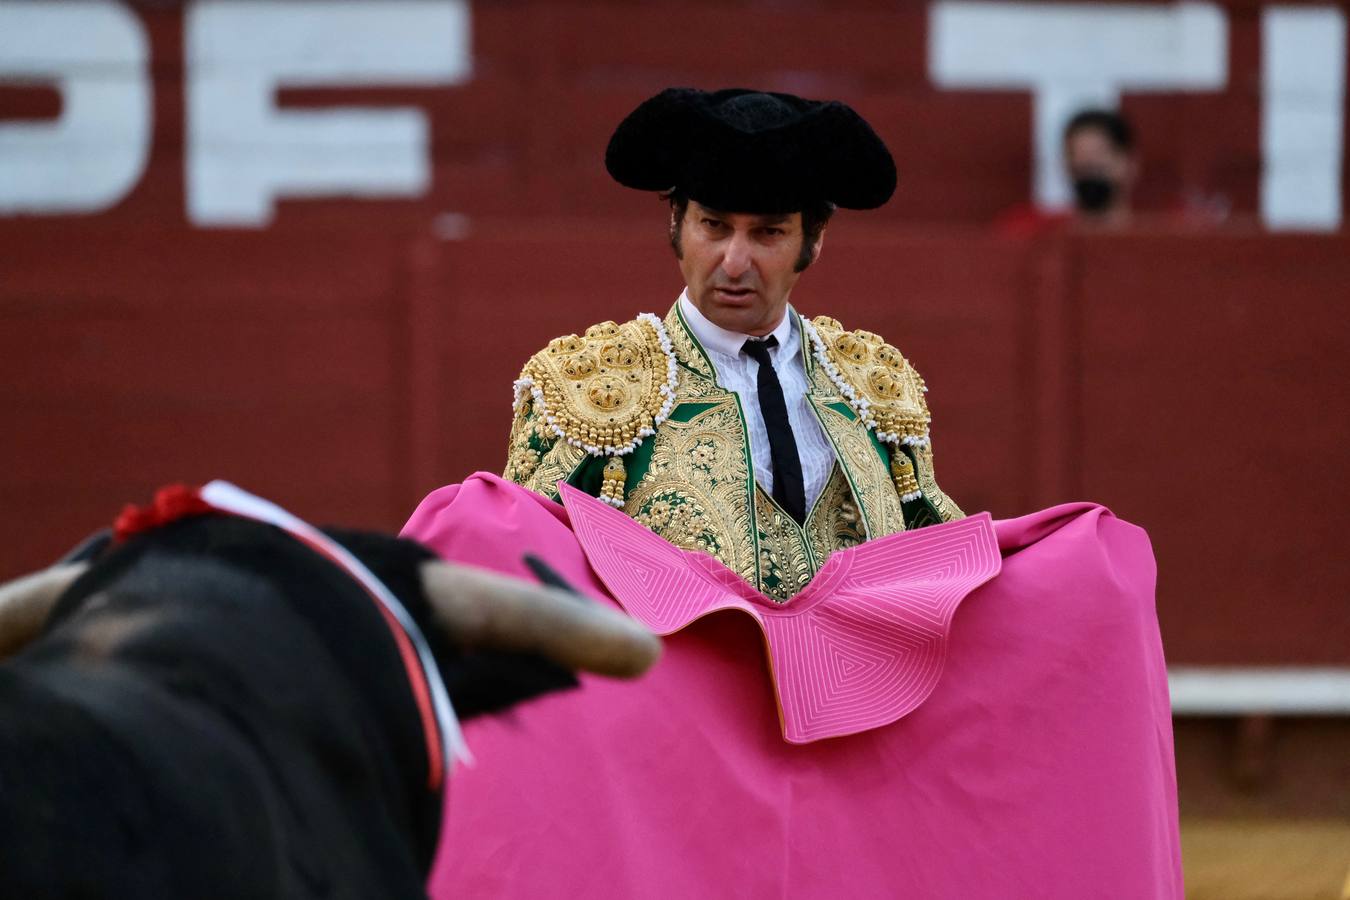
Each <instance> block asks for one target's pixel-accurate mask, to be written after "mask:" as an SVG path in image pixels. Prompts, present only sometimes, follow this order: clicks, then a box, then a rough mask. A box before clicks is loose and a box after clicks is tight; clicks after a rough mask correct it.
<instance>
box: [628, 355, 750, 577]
mask: <svg viewBox="0 0 1350 900" xmlns="http://www.w3.org/2000/svg"><path fill="white" fill-rule="evenodd" d="M672 342H675V340H674V333H673V332H672ZM677 346H678V344H677ZM680 374H681V378H680V388H679V389H677V391H676V398H677V401H684V400H685V399H686V398H685V396H684V388H685V386H687V385H688V386H695V384H696V383H697V382H701V381H704V379H700V378H697V377H693V378H686V377H685V375H686V374H687V373H685V372H681V373H680ZM678 409H679V407H678V406H677V407H676V411H677V412H678ZM650 440H651V441H652V455H651V461H650V463H649V465H648V466H647V471H646V472H644V473H643V474H642V478H641V480H639V481H638V483H637V484H636V485H634V487H633V489H632V490H631V491H629V493H628V499H627V502H626V503H625V504H624V510H625V511H626V512H627V513H628V514H629V515H630V516H632V517H633V518H634V519H636V520H637V521H639V522H641V523H642V524H643V525H645V526H647V527H648V528H650V529H651V530H652V531H654V532H656V533H657V534H659V535H661V537H663V538H665V539H666V540H668V541H670V542H671V543H672V544H674V545H675V546H677V547H681V548H683V549H685V550H698V551H702V552H704V553H707V554H709V555H711V556H713V557H715V558H716V559H717V560H718V561H720V562H721V563H722V564H723V565H724V566H726V567H727V568H728V569H731V570H732V571H733V572H735V573H736V574H738V575H740V576H741V577H742V578H744V579H746V580H747V581H749V582H750V583H751V584H755V583H756V581H757V579H756V569H757V566H756V559H755V547H754V539H753V535H752V533H751V519H750V508H749V503H748V502H747V497H746V490H747V485H748V483H749V480H750V469H749V465H748V464H747V462H746V453H745V441H746V437H745V432H744V428H743V425H742V423H741V417H740V412H739V411H738V409H737V407H736V401H735V399H734V398H733V397H732V396H730V395H728V394H726V393H721V402H718V403H717V404H716V405H715V406H713V407H711V408H709V409H706V410H703V411H702V412H700V413H699V414H698V415H696V416H694V417H693V418H692V419H690V420H689V421H687V422H678V421H676V420H674V419H668V420H666V421H665V422H664V423H662V425H661V427H660V429H658V430H657V432H656V435H655V437H653V438H651V439H650Z"/></svg>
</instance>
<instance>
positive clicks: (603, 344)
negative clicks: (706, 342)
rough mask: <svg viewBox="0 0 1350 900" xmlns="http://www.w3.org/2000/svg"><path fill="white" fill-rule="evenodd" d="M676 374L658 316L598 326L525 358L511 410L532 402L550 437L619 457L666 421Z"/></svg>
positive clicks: (590, 451) (599, 453) (556, 341)
mask: <svg viewBox="0 0 1350 900" xmlns="http://www.w3.org/2000/svg"><path fill="white" fill-rule="evenodd" d="M676 371H677V370H676V362H675V353H674V350H673V349H672V347H671V344H670V338H669V337H668V336H667V335H666V329H665V325H664V324H663V323H662V322H661V320H660V319H659V318H657V317H656V316H654V315H652V314H651V313H643V314H641V315H640V316H638V317H637V318H636V319H634V320H633V321H631V322H625V323H623V324H622V325H619V324H616V323H614V322H601V323H600V324H599V325H592V326H591V327H590V328H587V329H586V333H585V334H582V335H575V334H569V335H566V336H564V337H560V338H556V339H554V340H552V341H550V342H549V344H548V346H547V347H545V348H544V349H543V350H540V351H539V352H538V353H536V354H535V355H534V356H532V357H530V360H529V362H527V363H526V364H525V368H524V369H523V370H522V371H521V373H520V378H519V379H517V381H516V383H515V408H516V411H517V413H519V412H520V410H521V408H522V406H524V405H525V404H527V403H531V402H532V403H533V407H534V413H535V414H536V415H537V416H538V417H539V418H541V419H542V420H543V421H544V423H545V427H546V429H547V430H548V431H549V432H551V433H552V434H553V435H555V436H556V437H558V438H561V439H562V440H564V441H566V442H567V443H569V444H571V445H572V446H574V447H578V448H580V449H582V450H584V451H586V452H587V453H589V454H590V455H592V456H622V455H624V454H627V453H631V452H632V451H633V450H634V449H635V448H636V447H637V446H638V445H639V444H641V443H642V441H643V439H644V438H645V437H647V436H648V435H651V434H653V433H655V428H656V426H657V425H659V424H661V423H662V422H663V421H665V419H666V416H668V415H670V410H671V407H672V406H673V405H674V403H675V380H676Z"/></svg>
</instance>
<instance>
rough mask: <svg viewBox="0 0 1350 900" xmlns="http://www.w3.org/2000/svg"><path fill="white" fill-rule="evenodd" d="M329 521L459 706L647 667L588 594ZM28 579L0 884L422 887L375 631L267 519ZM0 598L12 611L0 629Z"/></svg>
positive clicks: (419, 743) (625, 625)
mask: <svg viewBox="0 0 1350 900" xmlns="http://www.w3.org/2000/svg"><path fill="white" fill-rule="evenodd" d="M330 534H332V535H333V536H334V537H336V538H337V539H338V540H339V541H340V542H341V543H343V544H344V546H346V547H347V549H348V550H350V551H351V552H352V553H354V554H355V555H356V556H357V557H358V558H359V559H360V560H361V561H362V562H364V563H365V564H366V566H367V567H369V568H370V569H371V570H372V571H373V572H374V573H375V574H376V575H377V576H378V577H379V578H380V579H381V580H382V581H384V582H385V584H386V585H387V586H388V587H389V588H390V589H391V590H392V591H393V592H394V593H395V594H396V595H397V596H398V597H399V598H400V600H401V601H402V602H403V604H404V605H405V607H406V608H407V609H408V611H409V612H410V613H411V614H412V616H413V618H414V619H415V620H416V621H417V622H418V623H419V625H420V626H421V628H422V630H423V632H424V633H425V634H426V635H427V640H428V643H430V644H431V645H432V649H433V651H434V654H435V657H436V660H437V663H438V666H439V668H440V671H441V673H442V676H443V678H444V680H445V683H446V686H447V688H448V691H449V694H450V697H451V699H452V701H453V703H454V705H455V707H456V709H457V710H458V712H459V714H460V716H461V718H468V717H471V716H474V715H479V714H483V713H487V712H492V711H494V710H499V709H503V708H505V707H507V706H509V705H511V704H512V703H515V702H518V701H520V700H523V699H525V698H527V697H531V696H535V695H537V694H540V693H544V692H547V691H551V690H556V689H559V688H562V687H566V686H569V685H572V684H574V681H573V679H572V676H571V672H570V670H571V669H574V668H582V667H584V668H591V669H596V670H599V671H608V672H609V673H610V674H635V673H636V672H638V671H640V670H641V669H643V668H645V667H646V665H649V664H650V662H651V661H652V660H653V659H654V658H655V654H656V649H655V642H654V639H652V638H651V637H650V636H649V635H646V634H645V633H642V632H639V631H638V630H637V629H636V628H635V626H632V625H631V623H629V622H628V621H627V620H622V619H620V617H619V616H617V615H616V614H613V613H611V612H610V611H608V610H600V609H599V607H597V606H594V605H593V604H588V603H583V602H579V601H577V600H575V599H573V598H571V597H568V596H566V595H562V594H560V593H559V592H556V591H553V592H549V591H546V590H545V589H543V588H531V587H528V586H525V585H523V584H520V583H508V582H506V581H505V580H502V579H494V578H492V577H491V576H487V575H484V574H481V573H474V572H469V571H465V570H457V569H452V568H451V567H449V566H446V565H445V564H443V563H432V562H429V560H430V558H431V557H430V554H429V553H428V552H427V551H426V550H425V549H423V548H422V547H420V546H418V545H416V544H413V543H411V542H408V541H401V540H397V539H394V538H388V537H384V536H380V535H371V534H363V533H337V532H330ZM60 580H61V579H59V578H58V579H57V583H59V582H60ZM62 587H64V585H62ZM47 590H48V591H49V593H50V598H51V599H52V600H53V601H54V605H53V606H50V614H49V615H48V614H47V611H46V610H47V607H46V604H47V602H48V601H47V600H38V601H36V603H35V602H34V601H33V596H36V594H31V592H30V596H28V597H26V598H23V597H21V598H20V599H19V600H18V601H15V600H14V598H13V596H11V597H9V598H8V600H7V601H6V602H0V631H3V630H4V629H5V628H6V627H8V628H9V629H10V631H11V634H9V635H8V639H7V640H4V639H0V647H4V646H5V645H6V644H10V645H12V644H15V643H22V642H23V641H22V640H16V639H15V638H14V636H13V634H12V632H13V631H14V630H15V628H17V629H18V630H19V631H23V630H24V627H25V626H24V625H23V624H22V622H23V620H24V619H25V617H27V618H28V619H29V620H32V619H33V618H34V613H33V611H32V607H33V606H35V605H36V606H40V607H43V608H42V609H41V610H40V613H41V618H42V619H45V625H43V627H42V631H41V634H40V636H37V637H36V639H34V640H32V642H31V643H28V645H27V646H26V647H24V648H23V649H22V651H21V652H20V653H18V655H16V656H15V657H13V658H12V659H11V660H9V661H8V662H6V663H5V664H4V665H2V666H0V897H5V898H9V897H13V898H47V897H51V898H56V897H61V898H83V897H117V898H123V897H127V898H130V897H175V898H216V897H219V898H226V897H228V898H245V897H247V898H254V897H257V898H264V897H330V898H348V897H350V898H357V897H360V898H375V897H381V898H383V897H388V898H402V897H422V896H424V895H425V894H424V888H423V885H424V882H425V878H426V875H427V871H428V868H429V866H430V864H431V860H432V855H433V852H434V850H435V846H436V839H437V827H438V820H439V813H440V804H441V796H440V793H439V792H438V791H434V790H431V789H430V788H429V787H428V777H429V768H430V760H429V754H428V750H427V743H426V740H425V736H424V733H423V729H422V724H421V722H422V720H421V718H420V717H419V714H418V708H417V705H416V703H415V701H414V699H413V697H412V694H411V692H410V690H409V686H408V685H409V681H408V677H407V675H406V673H405V669H404V667H403V663H402V661H401V659H400V656H399V653H398V650H397V648H396V645H395V642H394V639H393V637H392V634H391V632H390V630H389V628H388V627H387V626H386V624H385V622H384V621H383V620H382V618H381V615H380V613H379V612H378V610H377V609H376V607H375V606H374V605H373V604H372V602H371V600H370V598H369V596H367V595H366V594H365V593H364V592H363V591H362V590H361V589H360V588H359V587H358V586H357V585H356V583H355V582H353V581H352V580H351V578H350V577H349V576H348V575H347V574H346V573H344V572H343V571H341V570H340V569H338V568H337V567H336V566H335V565H333V564H331V563H329V562H328V561H327V560H325V559H323V558H321V557H320V556H318V555H317V554H315V553H314V552H313V551H311V550H309V549H308V548H306V547H305V546H303V545H302V544H300V543H299V542H297V541H295V540H294V539H292V538H291V537H289V536H287V535H285V534H283V533H282V532H280V531H278V530H277V529H274V528H272V527H271V526H268V525H263V524H260V523H256V522H252V521H248V520H243V519H235V518H227V517H220V516H205V517H198V518H193V519H187V520H183V521H180V522H177V523H174V524H171V525H168V526H166V527H163V528H160V529H158V530H155V531H152V532H150V533H148V534H145V535H141V536H138V537H135V538H133V539H131V540H130V541H128V542H127V543H125V544H122V545H120V546H117V547H114V548H113V549H112V550H111V551H109V552H105V553H103V554H102V555H101V557H100V558H99V559H98V560H97V561H96V562H95V563H94V564H93V565H92V566H90V567H88V568H87V570H85V571H83V573H82V574H79V575H78V577H77V578H76V580H75V581H74V582H73V583H72V584H70V586H69V587H68V588H65V589H64V591H63V592H62V591H61V590H60V589H59V588H56V589H53V588H50V587H49V588H47ZM0 593H3V591H0ZM13 593H14V592H12V591H11V594H13ZM19 593H22V589H20V591H19ZM39 593H40V592H39ZM530 593H532V594H535V595H537V596H535V597H531V596H524V595H526V594H530ZM461 594H462V595H465V596H458V595H461ZM508 595H511V596H508ZM58 596H59V599H55V598H56V597H58ZM498 600H503V601H506V600H509V601H511V602H513V603H516V602H519V603H525V604H526V605H525V606H520V607H518V608H515V612H507V613H501V614H500V615H499V612H500V610H502V609H506V608H507V605H509V604H507V605H499V604H497V603H496V601H498ZM541 601H542V602H541ZM460 602H462V603H469V604H470V607H471V608H470V607H463V606H455V604H456V603H460ZM530 602H535V603H539V606H537V607H530V606H528V603H530ZM6 603H8V607H9V612H10V613H13V612H14V610H16V609H19V608H21V607H24V606H25V605H27V606H28V607H29V609H28V610H27V611H26V612H24V611H22V610H21V612H22V614H21V615H11V616H10V619H11V620H12V621H11V623H10V624H9V625H8V626H7V625H6V622H5V615H4V613H5V612H6V609H5V607H6ZM473 603H479V604H480V605H477V606H474V605H472V604H473ZM545 608H546V609H545ZM538 609H545V613H546V614H543V615H542V617H541V615H535V614H534V613H532V612H531V610H538ZM554 613H561V614H563V615H569V616H570V615H573V614H578V613H579V614H582V615H585V616H592V615H599V616H600V617H602V619H595V620H588V621H587V622H583V623H580V624H578V623H577V622H575V621H572V622H563V623H561V624H560V623H559V622H548V621H543V619H546V618H547V616H548V615H553V614H554ZM513 616H514V618H513ZM14 622H19V623H20V624H19V625H14V624H13V623H14ZM0 637H3V636H0ZM597 648H599V649H598V650H597ZM0 654H3V650H0ZM451 783H453V782H451Z"/></svg>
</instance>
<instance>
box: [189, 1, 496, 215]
mask: <svg viewBox="0 0 1350 900" xmlns="http://www.w3.org/2000/svg"><path fill="white" fill-rule="evenodd" d="M184 28H185V31H186V35H185V39H184V45H185V54H186V57H187V64H188V87H187V120H188V153H187V162H186V166H187V194H188V217H189V219H190V220H191V221H192V222H193V223H194V224H197V225H205V226H243V227H254V228H259V227H263V226H265V225H266V224H267V223H268V222H269V221H271V218H272V214H273V207H274V202H275V200H276V199H277V198H278V197H280V196H291V197H320V196H355V197H374V196H399V197H410V196H417V195H419V194H421V193H423V192H424V191H425V190H426V189H427V187H428V185H429V184H430V181H431V164H430V160H429V158H428V156H429V148H428V144H429V141H430V136H429V134H428V126H427V121H426V116H425V115H424V114H423V113H422V112H421V111H420V110H416V109H407V108H399V109H362V108H350V107H348V108H333V109H323V110H318V109H315V110H291V109H287V110H284V111H283V110H279V109H278V108H277V107H276V92H277V90H278V89H279V88H281V87H314V86H336V85H341V86H346V87H363V86H371V85H418V86H433V85H448V84H456V83H459V82H462V81H465V80H467V79H468V78H469V76H470V73H471V69H472V64H471V58H470V25H469V7H468V3H467V0H372V2H350V0H258V2H252V3H237V2H233V0H198V2H196V3H193V4H192V6H191V7H190V8H189V9H188V13H187V20H186V23H185V25H184Z"/></svg>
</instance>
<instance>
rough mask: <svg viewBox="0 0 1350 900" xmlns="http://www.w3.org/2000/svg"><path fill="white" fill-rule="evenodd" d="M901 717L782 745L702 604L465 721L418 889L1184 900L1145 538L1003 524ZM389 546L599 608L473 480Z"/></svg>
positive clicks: (528, 516) (719, 618) (746, 633)
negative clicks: (617, 655) (638, 662)
mask: <svg viewBox="0 0 1350 900" xmlns="http://www.w3.org/2000/svg"><path fill="white" fill-rule="evenodd" d="M993 528H994V532H995V536H996V538H997V541H998V546H999V549H1000V551H1001V552H1002V555H1003V560H1002V571H1001V573H1000V574H999V575H998V576H997V577H996V578H994V579H993V580H992V581H989V582H988V583H986V584H984V585H983V586H982V587H979V588H977V589H975V590H974V591H973V592H971V593H970V594H969V595H968V596H966V598H965V599H964V601H962V602H961V604H960V607H959V608H957V609H956V610H955V612H954V615H953V616H952V618H951V627H950V629H949V631H948V632H947V647H946V663H945V668H943V669H942V670H941V675H940V677H939V678H938V679H937V680H936V683H935V685H934V686H933V687H932V689H931V693H929V694H928V696H927V698H926V700H923V701H922V703H921V704H919V705H918V706H917V708H914V709H912V711H910V712H909V713H908V715H906V716H904V718H901V719H899V720H898V721H894V722H892V723H891V724H887V725H883V726H881V727H874V728H871V729H869V730H866V731H862V732H860V733H856V734H851V735H848V736H842V737H834V738H830V739H828V740H816V741H813V742H811V743H807V744H793V743H789V742H787V741H785V740H784V739H783V735H782V733H781V732H780V725H779V714H778V706H777V703H776V702H775V695H774V688H773V683H772V681H771V677H770V671H769V667H768V666H767V665H766V662H765V653H764V638H763V634H762V632H761V626H760V625H759V624H758V623H757V622H756V620H754V619H752V618H750V617H749V616H746V615H744V614H742V613H740V612H737V611H730V612H715V613H712V614H709V615H705V616H704V617H702V618H699V619H697V620H696V621H693V622H691V623H690V624H688V625H687V626H686V627H684V628H683V629H682V630H679V631H678V632H677V633H675V634H673V635H671V636H670V637H668V638H666V640H665V654H664V656H663V657H662V660H661V661H660V663H658V664H657V666H656V667H655V668H654V669H653V670H652V671H651V672H650V673H649V674H648V675H647V676H646V677H645V678H644V679H642V680H641V681H640V682H638V683H626V682H617V681H610V680H607V679H603V678H591V677H583V678H582V681H583V689H582V690H579V691H573V692H570V693H568V694H563V695H557V696H553V697H549V698H545V699H542V700H539V701H537V702H535V703H532V704H529V705H527V706H525V707H522V708H520V709H519V710H517V711H516V712H514V713H512V714H509V715H507V716H500V717H494V718H488V719H483V720H475V721H473V722H470V723H467V725H466V729H465V730H466V737H467V739H468V741H469V744H470V746H471V748H472V750H473V753H474V755H475V757H476V758H477V760H478V763H477V765H476V766H475V767H473V768H461V769H459V770H458V771H457V772H456V773H455V776H454V778H453V779H452V781H451V783H450V790H449V791H448V805H447V810H446V817H445V821H444V826H443V831H442V835H441V848H440V853H439V855H438V859H437V864H436V867H435V870H434V871H433V874H432V877H431V880H430V883H429V888H428V889H429V891H430V893H431V895H432V896H433V897H435V898H444V900H451V898H458V897H519V898H539V897H616V898H617V897H643V898H647V897H750V898H760V897H763V898H770V897H773V898H780V897H794V898H796V897H804V898H814V897H821V898H825V897H828V898H837V897H897V896H912V897H925V898H962V900H965V898H986V897H987V898H995V897H997V898H1007V897H1037V898H1081V897H1129V898H1135V897H1139V898H1172V897H1176V898H1180V897H1181V896H1182V884H1181V861H1180V851H1179V840H1178V829H1177V812H1176V782H1175V774H1174V766H1173V759H1172V731H1171V718H1170V710H1169V706H1168V695H1167V681H1166V671H1165V668H1164V664H1163V655H1162V646H1161V642H1160V640H1159V637H1158V627H1157V620H1156V615H1155V612H1154V606H1153V586H1154V577H1155V570H1154V562H1153V554H1152V550H1151V548H1150V546H1149V542H1148V538H1147V536H1146V535H1145V534H1144V532H1143V531H1142V530H1141V529H1139V528H1137V527H1135V526H1133V525H1130V524H1128V523H1126V522H1122V521H1121V520H1119V519H1116V518H1115V517H1114V516H1112V515H1111V513H1110V512H1109V511H1108V510H1106V509H1105V508H1103V507H1100V506H1096V505H1093V504H1087V503H1079V504H1067V505H1063V506H1058V507H1054V508H1052V509H1049V510H1045V511H1042V512H1038V513H1034V514H1032V515H1029V516H1024V517H1022V518H1019V519H1012V520H1006V521H995V522H994V523H993ZM404 534H405V535H407V536H410V537H414V538H417V539H419V540H421V541H423V542H425V543H427V544H428V545H430V546H431V547H433V548H434V549H436V550H437V551H438V552H440V553H441V554H442V555H444V556H446V557H447V558H449V559H453V560H456V561H460V562H465V563H470V564H474V565H478V566H481V567H484V568H489V569H495V570H497V571H502V572H506V573H509V574H514V575H518V576H520V577H523V578H528V577H530V576H529V574H528V572H527V570H526V569H525V567H524V565H523V563H522V562H521V554H522V553H524V552H532V553H534V554H536V555H538V556H541V557H542V558H544V559H546V560H548V562H549V563H550V564H551V565H552V566H553V567H554V568H556V569H557V570H558V571H559V572H560V573H561V574H562V575H563V576H564V577H565V578H567V579H568V580H569V581H571V582H572V583H573V584H574V585H576V586H577V587H578V588H579V589H580V590H582V591H583V592H585V593H587V594H588V595H590V596H591V597H593V598H595V599H597V600H600V601H602V602H607V603H614V602H615V601H614V600H613V599H612V598H611V597H610V595H609V592H608V590H607V588H606V586H605V584H604V582H603V581H602V580H601V579H600V578H599V577H597V575H596V573H595V571H594V570H593V569H592V565H591V562H590V561H589V560H588V558H587V555H586V552H585V551H584V549H583V547H582V546H581V543H580V542H579V540H578V538H577V536H576V534H575V533H574V531H573V528H572V525H571V521H570V518H569V516H568V513H567V511H566V510H564V508H563V507H561V506H559V505H558V504H555V503H552V502H551V501H548V500H545V499H544V498H542V497H539V496H538V495H535V494H533V493H531V492H529V491H527V490H525V489H523V488H520V487H518V486H516V485H513V484H510V483H508V482H504V481H502V480H501V479H499V478H497V477H495V476H492V475H487V474H482V473H480V474H478V475H475V476H473V477H471V478H469V479H468V480H466V481H465V482H464V483H463V484H461V485H452V486H450V487H446V488H442V489H440V490H437V491H435V492H433V493H432V494H430V495H429V496H428V497H427V498H426V499H425V500H424V501H423V502H422V504H421V505H420V506H419V507H418V509H417V510H416V511H415V512H414V514H413V516H412V518H411V519H410V520H409V522H408V524H407V526H406V527H405V529H404Z"/></svg>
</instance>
